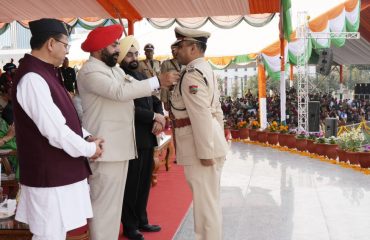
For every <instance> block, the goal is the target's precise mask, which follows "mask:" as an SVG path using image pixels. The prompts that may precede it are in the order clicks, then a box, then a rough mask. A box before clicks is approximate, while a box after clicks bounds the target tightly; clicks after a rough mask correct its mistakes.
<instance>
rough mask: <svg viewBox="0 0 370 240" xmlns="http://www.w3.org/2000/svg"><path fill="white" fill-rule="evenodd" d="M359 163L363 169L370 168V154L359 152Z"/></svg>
mask: <svg viewBox="0 0 370 240" xmlns="http://www.w3.org/2000/svg"><path fill="white" fill-rule="evenodd" d="M357 154H358V161H359V163H360V166H361V167H362V168H370V152H358V153H357Z"/></svg>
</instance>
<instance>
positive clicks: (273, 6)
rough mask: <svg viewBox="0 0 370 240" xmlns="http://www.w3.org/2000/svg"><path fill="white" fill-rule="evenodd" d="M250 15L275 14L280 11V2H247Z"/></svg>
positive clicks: (276, 0)
mask: <svg viewBox="0 0 370 240" xmlns="http://www.w3.org/2000/svg"><path fill="white" fill-rule="evenodd" d="M248 2H249V11H250V14H262V13H277V12H279V11H280V0H249V1H248Z"/></svg>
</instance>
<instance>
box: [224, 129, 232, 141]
mask: <svg viewBox="0 0 370 240" xmlns="http://www.w3.org/2000/svg"><path fill="white" fill-rule="evenodd" d="M224 134H225V139H226V141H229V140H231V139H232V136H231V131H230V128H224Z"/></svg>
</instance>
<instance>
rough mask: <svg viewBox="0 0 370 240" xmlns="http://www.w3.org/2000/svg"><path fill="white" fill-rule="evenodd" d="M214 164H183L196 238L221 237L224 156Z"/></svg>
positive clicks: (204, 239) (217, 238)
mask: <svg viewBox="0 0 370 240" xmlns="http://www.w3.org/2000/svg"><path fill="white" fill-rule="evenodd" d="M215 161H216V164H214V165H213V166H209V167H205V166H203V165H201V163H200V162H199V164H198V163H197V164H194V165H189V166H184V172H185V177H186V181H187V182H188V184H189V186H190V188H191V190H192V192H193V212H194V230H195V239H196V240H221V239H222V209H221V203H220V179H221V172H222V167H223V165H224V161H225V157H222V158H216V159H215Z"/></svg>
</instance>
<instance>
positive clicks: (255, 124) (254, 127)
mask: <svg viewBox="0 0 370 240" xmlns="http://www.w3.org/2000/svg"><path fill="white" fill-rule="evenodd" d="M250 127H251V129H249V139H250V140H251V141H258V135H257V129H258V128H259V127H260V124H259V122H258V121H256V120H254V121H252V122H251V124H250Z"/></svg>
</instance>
